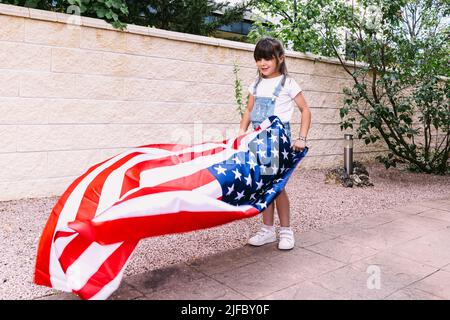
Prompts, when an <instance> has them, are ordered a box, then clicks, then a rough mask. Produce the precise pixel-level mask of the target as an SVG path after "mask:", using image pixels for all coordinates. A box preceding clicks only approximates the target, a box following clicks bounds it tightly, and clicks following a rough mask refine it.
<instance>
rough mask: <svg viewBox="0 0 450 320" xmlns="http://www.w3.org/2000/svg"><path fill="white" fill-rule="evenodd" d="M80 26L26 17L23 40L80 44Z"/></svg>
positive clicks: (67, 45)
mask: <svg viewBox="0 0 450 320" xmlns="http://www.w3.org/2000/svg"><path fill="white" fill-rule="evenodd" d="M80 29H81V27H77V26H73V25H68V24H64V23H59V22H51V21H40V20H32V19H27V20H26V21H25V42H29V43H40V44H45V45H51V46H61V47H74V48H78V47H79V46H80Z"/></svg>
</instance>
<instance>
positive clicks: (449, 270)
mask: <svg viewBox="0 0 450 320" xmlns="http://www.w3.org/2000/svg"><path fill="white" fill-rule="evenodd" d="M441 270H443V271H448V272H450V263H449V264H448V265H446V266H444V267H442V268H441Z"/></svg>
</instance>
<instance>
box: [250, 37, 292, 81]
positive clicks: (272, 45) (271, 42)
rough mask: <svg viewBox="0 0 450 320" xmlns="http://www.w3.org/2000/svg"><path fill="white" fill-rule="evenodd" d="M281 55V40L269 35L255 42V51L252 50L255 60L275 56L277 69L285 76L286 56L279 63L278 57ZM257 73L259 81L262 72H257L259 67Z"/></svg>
mask: <svg viewBox="0 0 450 320" xmlns="http://www.w3.org/2000/svg"><path fill="white" fill-rule="evenodd" d="M281 56H284V48H283V44H282V43H281V41H279V40H277V39H274V38H271V37H264V38H262V39H260V40H259V41H258V42H257V43H256V46H255V51H254V52H253V57H254V58H255V61H258V60H261V59H265V60H271V59H273V58H276V61H277V69H278V71H280V73H281V74H284V75H285V76H286V77H287V75H288V71H287V67H286V57H285V58H284V60H283V62H281V63H279V61H278V59H280V57H281ZM257 74H258V81H259V80H261V78H262V74H261V73H260V72H259V69H258V70H257ZM283 85H284V83H283Z"/></svg>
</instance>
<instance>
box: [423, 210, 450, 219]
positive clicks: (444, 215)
mask: <svg viewBox="0 0 450 320" xmlns="http://www.w3.org/2000/svg"><path fill="white" fill-rule="evenodd" d="M418 216H419V217H425V218H433V219H438V220H444V221H449V222H450V211H445V210H441V209H430V210H427V211H425V212H422V213H419V214H418Z"/></svg>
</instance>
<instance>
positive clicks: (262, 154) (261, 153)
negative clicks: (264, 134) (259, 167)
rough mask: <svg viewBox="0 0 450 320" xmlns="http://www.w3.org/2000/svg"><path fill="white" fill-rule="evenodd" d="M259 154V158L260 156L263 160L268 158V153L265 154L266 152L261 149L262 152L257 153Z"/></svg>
mask: <svg viewBox="0 0 450 320" xmlns="http://www.w3.org/2000/svg"><path fill="white" fill-rule="evenodd" d="M257 154H259V156H260V157H261V158H262V157H264V158H267V156H266V152H265V151H264V150H262V149H260V150H259V151H258V152H257Z"/></svg>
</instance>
